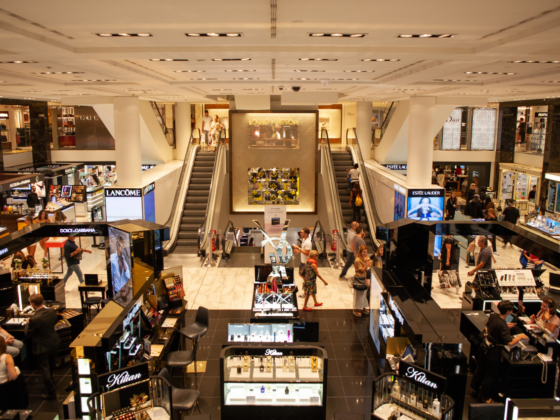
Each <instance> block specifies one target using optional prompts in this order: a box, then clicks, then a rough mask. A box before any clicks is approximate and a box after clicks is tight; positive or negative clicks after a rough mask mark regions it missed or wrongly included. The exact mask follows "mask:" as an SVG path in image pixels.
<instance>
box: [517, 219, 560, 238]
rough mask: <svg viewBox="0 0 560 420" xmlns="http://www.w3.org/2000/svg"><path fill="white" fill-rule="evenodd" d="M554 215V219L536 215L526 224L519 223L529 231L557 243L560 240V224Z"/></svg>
mask: <svg viewBox="0 0 560 420" xmlns="http://www.w3.org/2000/svg"><path fill="white" fill-rule="evenodd" d="M556 219H557V216H556V215H555V216H554V218H552V217H547V216H543V215H540V214H539V215H538V216H536V217H532V218H530V219H529V220H527V221H526V222H522V221H520V224H521V226H525V227H527V228H529V229H534V230H536V231H538V232H539V233H541V234H544V235H546V236H548V237H550V238H552V239H555V240H557V241H559V240H560V222H559V221H558V220H556Z"/></svg>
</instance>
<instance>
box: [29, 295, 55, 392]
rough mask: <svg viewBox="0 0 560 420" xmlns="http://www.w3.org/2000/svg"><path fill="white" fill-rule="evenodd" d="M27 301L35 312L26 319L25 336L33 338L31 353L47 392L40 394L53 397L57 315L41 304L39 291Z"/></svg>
mask: <svg viewBox="0 0 560 420" xmlns="http://www.w3.org/2000/svg"><path fill="white" fill-rule="evenodd" d="M29 303H30V305H31V306H32V307H33V309H34V310H35V314H34V315H33V316H32V317H31V318H29V319H28V321H27V325H26V326H25V337H26V338H28V339H32V340H33V345H32V347H33V354H34V355H35V358H36V360H37V364H38V365H39V370H40V371H41V374H42V375H43V383H44V384H45V388H46V391H47V392H46V393H45V394H42V395H41V396H42V397H43V398H45V399H51V398H55V397H56V391H55V387H54V382H53V377H52V375H53V370H54V368H55V360H56V352H57V350H58V345H59V343H60V337H59V336H58V334H57V333H56V331H55V330H54V326H55V325H56V323H57V322H58V316H57V315H56V312H55V311H54V310H53V309H51V308H45V307H44V306H43V296H42V295H41V294H39V293H37V294H34V295H31V297H30V298H29Z"/></svg>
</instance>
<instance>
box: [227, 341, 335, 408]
mask: <svg viewBox="0 0 560 420" xmlns="http://www.w3.org/2000/svg"><path fill="white" fill-rule="evenodd" d="M327 365H328V359H327V354H326V351H325V350H324V349H322V348H320V347H315V346H293V345H289V344H284V345H282V344H279V345H277V346H276V347H275V348H274V349H270V348H266V347H262V346H259V347H256V346H247V347H233V346H231V347H226V348H224V349H223V350H222V354H221V357H220V367H221V373H220V374H221V383H222V386H221V403H222V419H234V418H255V417H257V416H264V418H279V417H282V418H288V417H290V416H298V417H302V418H306V419H324V418H325V409H326V391H327V382H326V380H327Z"/></svg>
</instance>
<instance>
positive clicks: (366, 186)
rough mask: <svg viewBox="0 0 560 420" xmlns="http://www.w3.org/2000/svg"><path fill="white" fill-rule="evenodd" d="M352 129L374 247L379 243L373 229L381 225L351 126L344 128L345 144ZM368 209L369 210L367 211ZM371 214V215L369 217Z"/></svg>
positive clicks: (355, 134)
mask: <svg viewBox="0 0 560 420" xmlns="http://www.w3.org/2000/svg"><path fill="white" fill-rule="evenodd" d="M350 130H352V131H353V132H354V136H355V137H354V140H355V146H356V147H354V148H353V150H354V152H355V154H356V158H357V160H358V165H359V166H360V174H361V175H360V184H361V186H362V191H364V190H365V192H366V199H367V203H366V204H367V206H364V211H365V212H366V216H367V217H366V220H367V221H368V225H369V226H368V227H369V229H368V231H369V236H370V239H371V243H372V244H374V245H375V247H376V248H377V247H379V245H380V243H379V241H378V240H377V238H376V235H375V231H376V227H377V226H379V225H381V224H382V223H381V221H380V219H379V217H378V216H377V215H378V212H377V208H376V206H375V201H374V199H373V190H372V189H371V185H370V183H369V177H368V175H367V170H366V165H365V163H364V157H363V155H362V150H361V148H360V143H359V142H358V134H357V133H356V129H355V128H352V129H350V128H349V129H347V130H346V144H348V145H350V144H351V142H350V140H351V139H350V138H349V137H348V132H349V131H350ZM368 210H369V211H368ZM368 212H369V213H370V215H368V214H367V213H368ZM369 216H371V217H369ZM371 224H373V226H371Z"/></svg>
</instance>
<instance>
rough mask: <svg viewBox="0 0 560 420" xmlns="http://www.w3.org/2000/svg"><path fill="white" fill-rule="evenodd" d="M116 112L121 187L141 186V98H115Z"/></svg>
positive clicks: (114, 106) (118, 169)
mask: <svg viewBox="0 0 560 420" xmlns="http://www.w3.org/2000/svg"><path fill="white" fill-rule="evenodd" d="M113 110H114V113H115V152H116V153H115V154H116V161H117V162H116V163H117V184H118V186H119V187H139V186H140V184H141V183H142V145H141V142H140V99H139V98H138V97H129V96H117V97H115V98H113Z"/></svg>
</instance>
